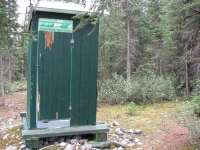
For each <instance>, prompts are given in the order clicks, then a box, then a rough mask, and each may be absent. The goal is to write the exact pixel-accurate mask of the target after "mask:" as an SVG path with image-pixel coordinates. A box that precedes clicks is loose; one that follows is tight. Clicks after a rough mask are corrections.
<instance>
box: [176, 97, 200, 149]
mask: <svg viewBox="0 0 200 150" xmlns="http://www.w3.org/2000/svg"><path fill="white" fill-rule="evenodd" d="M183 103H184V105H183V107H179V108H178V109H177V111H178V112H177V114H178V116H179V118H178V119H179V121H180V122H181V123H182V124H183V125H184V126H185V127H187V128H188V129H189V130H190V137H189V138H190V142H191V143H192V144H193V145H194V146H196V147H197V148H200V140H199V138H200V118H199V117H198V116H197V115H196V114H195V113H194V104H195V102H194V100H191V101H186V102H183Z"/></svg>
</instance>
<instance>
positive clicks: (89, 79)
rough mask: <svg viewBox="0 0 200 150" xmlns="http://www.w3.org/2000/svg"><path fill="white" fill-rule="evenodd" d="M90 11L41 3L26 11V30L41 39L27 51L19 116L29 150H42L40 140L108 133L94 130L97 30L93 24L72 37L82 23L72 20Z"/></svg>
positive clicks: (99, 127)
mask: <svg viewBox="0 0 200 150" xmlns="http://www.w3.org/2000/svg"><path fill="white" fill-rule="evenodd" d="M87 11H88V10H86V9H85V8H83V7H82V6H80V5H77V4H69V3H60V2H43V1H41V2H39V3H38V4H37V5H36V6H35V7H29V9H27V13H26V14H27V15H26V16H28V17H27V18H28V20H27V18H26V27H27V29H28V30H30V31H34V34H35V35H37V36H36V39H37V40H35V41H32V42H30V43H29V46H28V77H27V83H28V85H27V111H26V113H21V117H22V119H23V131H22V138H24V139H25V141H26V147H28V148H38V139H39V138H44V137H53V136H65V135H66V136H67V135H77V134H90V133H92V134H95V133H99V132H102V133H106V132H107V131H108V127H107V126H106V125H96V104H97V64H98V32H99V31H98V28H97V29H96V30H95V31H94V32H93V33H92V34H91V35H88V33H90V31H91V30H92V29H93V27H94V25H92V24H88V25H86V26H85V27H84V28H82V29H80V30H77V31H76V32H74V29H75V27H76V26H77V25H78V23H79V21H80V20H77V19H73V18H72V17H73V16H75V15H76V14H82V13H85V12H87ZM33 137H34V138H33ZM33 139H34V140H33ZM35 139H37V140H35ZM33 141H35V142H33Z"/></svg>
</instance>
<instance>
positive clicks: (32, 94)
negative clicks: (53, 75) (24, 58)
mask: <svg viewBox="0 0 200 150" xmlns="http://www.w3.org/2000/svg"><path fill="white" fill-rule="evenodd" d="M38 16H39V13H36V14H35V17H33V18H32V24H31V30H33V31H35V34H36V35H37V34H38ZM30 61H31V66H30V69H31V71H30V73H31V75H30V77H31V79H30V84H31V86H30V99H29V101H30V103H29V105H30V106H29V108H30V116H29V118H28V119H29V127H30V128H31V129H34V128H36V85H37V83H36V80H37V68H36V65H37V41H34V42H32V44H31V60H30Z"/></svg>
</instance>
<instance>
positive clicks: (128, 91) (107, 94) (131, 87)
mask: <svg viewBox="0 0 200 150" xmlns="http://www.w3.org/2000/svg"><path fill="white" fill-rule="evenodd" d="M98 89H99V93H98V95H99V97H98V99H99V100H100V101H106V102H108V103H109V102H113V101H114V102H118V103H124V102H126V101H127V100H129V101H134V102H137V103H148V102H149V101H150V102H151V103H153V102H160V101H162V100H172V98H173V96H174V94H175V89H174V87H173V82H172V80H171V79H170V78H169V77H165V78H164V77H158V76H156V75H155V74H153V73H149V74H146V75H145V76H140V74H138V75H137V74H135V75H134V77H133V78H132V79H131V82H130V83H127V81H126V79H125V78H124V77H122V76H120V75H117V74H116V73H115V74H113V75H112V78H111V79H106V80H100V81H99V82H98Z"/></svg>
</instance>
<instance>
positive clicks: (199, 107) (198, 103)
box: [193, 95, 200, 116]
mask: <svg viewBox="0 0 200 150" xmlns="http://www.w3.org/2000/svg"><path fill="white" fill-rule="evenodd" d="M193 107H194V108H193V109H194V113H196V114H197V115H198V116H200V95H198V96H195V97H194V98H193Z"/></svg>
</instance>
